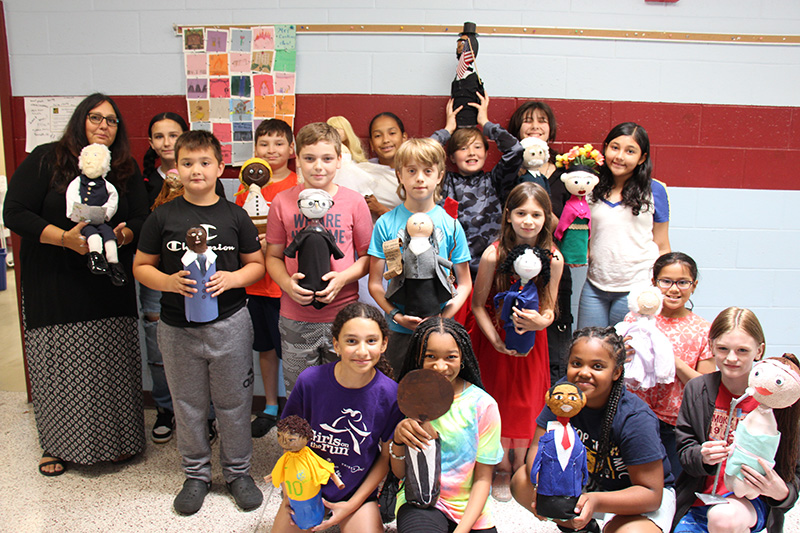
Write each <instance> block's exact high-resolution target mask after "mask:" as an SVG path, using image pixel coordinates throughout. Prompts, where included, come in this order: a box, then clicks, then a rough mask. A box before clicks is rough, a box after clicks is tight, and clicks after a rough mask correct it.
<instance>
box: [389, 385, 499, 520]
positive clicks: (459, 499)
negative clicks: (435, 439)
mask: <svg viewBox="0 0 800 533" xmlns="http://www.w3.org/2000/svg"><path fill="white" fill-rule="evenodd" d="M431 423H432V424H433V427H434V428H435V429H436V431H438V432H439V436H440V437H441V440H442V477H441V492H440V494H439V500H438V501H437V502H436V508H437V509H439V510H440V511H442V512H443V513H444V514H445V516H447V518H449V519H450V520H452V521H453V522H455V523H459V522H461V518H462V516H464V511H465V510H466V508H467V502H468V501H469V493H470V491H471V490H472V479H473V471H474V469H475V463H476V462H478V463H482V464H486V465H496V464H498V463H499V462H500V461H501V460H502V459H503V447H502V446H501V445H500V412H499V411H498V410H497V402H495V401H494V398H492V397H491V396H489V395H488V394H487V393H486V392H485V391H484V390H483V389H481V388H480V387H476V386H475V385H470V386H468V387H467V388H466V389H465V390H464V391H463V392H462V393H461V394H459V395H458V396H457V397H456V398H455V400H453V405H451V406H450V410H449V411H447V413H445V414H444V415H443V416H441V417H440V418H438V419H436V420H434V421H433V422H431ZM405 501H406V498H405V492H404V491H403V490H401V491H400V492H399V493H398V494H397V508H398V509H399V508H400V506H401V505H403V504H404V503H405ZM493 526H494V521H493V519H492V514H491V512H490V511H489V502H488V498H487V501H486V503H485V504H484V506H483V511H482V512H481V515H480V517H478V520H477V521H476V522H475V524H474V525H473V526H472V529H488V528H491V527H493Z"/></svg>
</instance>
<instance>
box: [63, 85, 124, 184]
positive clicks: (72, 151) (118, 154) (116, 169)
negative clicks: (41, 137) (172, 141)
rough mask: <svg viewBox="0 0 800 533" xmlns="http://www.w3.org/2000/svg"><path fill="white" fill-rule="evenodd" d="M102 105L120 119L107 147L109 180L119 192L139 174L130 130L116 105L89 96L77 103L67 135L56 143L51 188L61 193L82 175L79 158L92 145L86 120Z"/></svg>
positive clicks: (98, 95)
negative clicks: (131, 178) (132, 151)
mask: <svg viewBox="0 0 800 533" xmlns="http://www.w3.org/2000/svg"><path fill="white" fill-rule="evenodd" d="M103 102H108V103H109V104H110V105H111V107H112V108H113V109H114V114H115V115H116V116H117V119H118V120H119V122H118V123H117V133H116V136H115V137H114V142H113V143H111V146H109V147H108V149H109V150H111V172H109V173H108V176H106V179H107V180H108V181H109V182H111V183H112V184H113V185H114V186H115V187H116V188H117V189H118V190H119V192H120V193H124V192H125V191H126V190H127V182H128V179H129V178H130V177H132V176H133V175H134V174H136V172H137V169H136V162H135V161H134V160H133V157H132V156H131V146H130V142H129V141H128V131H127V129H126V128H125V121H124V120H122V115H121V113H120V111H119V107H117V103H116V102H114V100H112V99H111V97H109V96H106V95H105V94H102V93H94V94H90V95H89V96H87V97H86V98H84V99H83V101H81V103H80V104H78V107H76V108H75V111H74V112H73V113H72V116H71V117H70V119H69V122H67V127H66V128H65V129H64V134H63V135H62V136H61V139H60V140H59V141H58V142H57V143H56V148H55V156H54V161H53V162H52V164H53V177H52V179H51V180H50V186H51V187H52V188H53V189H55V190H56V191H58V192H63V191H66V190H67V185H68V184H69V182H71V181H72V180H73V179H75V176H78V175H80V173H81V172H80V170H79V169H78V155H79V154H80V153H81V150H82V149H83V148H84V147H85V146H86V145H88V144H89V138H88V137H86V117H88V116H89V112H90V111H91V110H92V109H94V108H96V107H97V106H99V105H101V104H102V103H103Z"/></svg>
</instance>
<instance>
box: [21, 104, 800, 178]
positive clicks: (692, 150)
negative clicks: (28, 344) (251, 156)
mask: <svg viewBox="0 0 800 533" xmlns="http://www.w3.org/2000/svg"><path fill="white" fill-rule="evenodd" d="M114 98H115V100H116V101H117V103H118V104H119V106H120V108H121V110H122V114H123V117H124V119H125V121H126V126H127V128H128V135H129V136H130V137H131V144H132V148H133V153H134V154H135V155H136V157H137V159H138V160H139V161H141V158H142V156H143V155H144V152H145V151H146V149H147V147H148V143H147V125H148V123H149V122H150V119H151V118H152V117H153V115H155V114H156V113H159V112H162V111H167V110H172V111H176V112H178V113H180V114H182V115H184V116H185V114H186V101H185V99H184V97H183V96H182V95H170V96H115V97H114ZM527 100H528V99H527V98H493V99H492V102H491V107H490V110H489V111H490V112H489V117H490V119H491V120H492V121H493V122H498V123H500V124H501V125H503V126H505V125H507V124H508V118H509V117H510V116H511V114H512V113H513V112H514V110H515V109H516V108H517V106H518V105H520V104H522V103H523V102H525V101H527ZM547 102H548V103H549V104H550V105H551V106H552V108H553V110H554V112H555V114H556V118H557V120H558V139H557V142H556V143H554V147H555V148H556V149H557V150H560V151H566V150H569V148H570V147H572V146H573V145H575V144H584V143H587V142H590V143H592V144H594V145H595V146H599V145H601V144H602V141H603V139H604V138H605V135H606V134H607V133H608V131H609V130H610V129H611V128H612V127H613V126H614V125H615V124H618V123H620V122H625V121H629V120H630V121H634V122H638V123H639V124H642V126H644V127H645V128H646V129H647V131H648V133H649V134H650V142H651V145H652V157H653V163H654V168H655V177H657V178H658V179H660V180H662V181H664V182H665V183H667V185H669V186H673V187H674V186H678V187H721V188H744V189H775V190H800V173H798V171H797V165H796V164H790V162H796V161H800V108H797V107H770V106H744V105H743V106H736V105H716V104H714V105H712V104H676V103H663V102H611V101H601V100H559V99H552V100H547ZM446 103H447V98H446V97H443V96H407V95H354V94H301V95H298V96H297V111H298V114H297V118H296V122H295V124H296V125H303V124H307V123H309V122H315V121H324V120H326V119H327V118H328V117H330V116H332V115H343V116H345V117H347V118H348V119H349V120H350V122H351V123H352V124H353V128H354V129H355V131H356V133H357V134H358V135H359V136H360V137H361V138H362V140H363V141H364V142H365V145H366V140H367V134H368V132H367V128H368V126H369V121H370V120H371V119H372V117H373V116H374V115H376V114H378V113H380V112H382V111H392V112H393V113H395V114H397V115H398V116H399V117H400V118H401V119H402V120H403V122H404V123H405V127H406V131H407V132H408V134H409V136H411V137H420V136H426V135H430V134H431V133H432V132H433V131H435V130H436V129H438V128H440V127H442V125H443V124H444V118H445V117H444V106H445V104H446ZM12 120H13V129H14V153H15V156H16V161H17V162H20V161H22V159H23V158H24V156H25V153H24V148H25V120H24V99H23V98H22V97H15V98H14V99H13V113H12ZM296 129H297V128H296ZM497 159H498V153H497V151H496V150H491V153H490V157H489V161H488V162H487V165H493V164H494V163H495V162H496V161H497ZM11 171H12V169H9V172H11ZM236 176H237V172H236V171H235V170H233V169H228V170H226V173H225V175H224V177H229V178H235V177H236Z"/></svg>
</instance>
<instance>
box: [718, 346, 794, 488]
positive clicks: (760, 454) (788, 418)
mask: <svg viewBox="0 0 800 533" xmlns="http://www.w3.org/2000/svg"><path fill="white" fill-rule="evenodd" d="M747 384H748V387H747V391H748V393H750V394H752V396H753V397H754V398H755V399H756V400H758V407H756V408H755V409H754V410H753V411H751V412H750V413H748V415H747V416H746V417H745V418H744V420H742V421H741V422H740V423H739V425H738V426H737V427H736V432H735V433H734V435H735V436H734V440H733V446H732V448H731V450H730V453H729V455H728V461H727V463H726V465H725V486H726V487H727V488H728V490H731V491H733V493H734V494H735V495H736V497H737V498H747V499H748V500H752V499H755V498H757V497H759V496H761V495H762V494H763V489H762V486H764V485H765V484H766V481H765V476H766V475H767V474H766V471H767V469H766V468H765V465H769V467H770V469H771V468H775V470H776V471H780V470H781V469H786V470H787V471H788V472H789V473H791V472H793V471H794V465H795V464H797V452H796V451H795V452H794V461H787V460H786V459H787V457H784V456H782V455H781V448H784V450H783V452H784V454H785V453H786V450H787V448H788V449H789V450H796V448H797V446H796V444H797V440H798V437H797V430H798V417H797V410H796V409H793V406H794V405H795V404H797V401H798V400H800V366H798V362H797V358H796V357H795V356H794V354H784V355H783V356H782V357H770V358H769V359H764V360H763V361H761V362H759V363H756V364H755V365H753V369H752V370H751V371H750V377H749V378H748V381H747ZM773 410H774V411H773ZM781 415H783V416H781ZM776 455H777V458H778V461H780V463H776ZM781 459H783V461H781ZM786 463H792V464H790V465H788V466H787V465H786ZM789 467H791V468H789ZM754 472H757V473H758V474H759V476H755V475H754ZM779 473H780V472H779ZM773 475H774V474H773ZM781 477H783V476H781ZM789 479H793V477H789ZM787 492H788V491H787ZM784 497H785V495H784ZM778 499H780V498H778Z"/></svg>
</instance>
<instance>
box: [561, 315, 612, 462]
mask: <svg viewBox="0 0 800 533" xmlns="http://www.w3.org/2000/svg"><path fill="white" fill-rule="evenodd" d="M582 339H585V340H588V339H597V340H599V341H600V342H602V343H603V344H604V345H605V346H606V348H607V349H608V353H609V355H610V356H611V359H612V360H613V361H614V369H617V368H619V369H620V370H621V372H620V375H619V377H618V378H617V380H616V381H614V383H613V384H612V385H611V392H610V393H609V395H608V400H607V401H606V406H605V410H604V412H603V425H602V427H601V429H600V449H599V450H598V453H597V459H596V460H595V463H594V472H592V473H593V474H597V475H603V474H604V473H606V472H607V471H608V466H607V464H606V462H607V460H608V454H609V452H610V451H611V446H612V442H611V429H612V426H613V424H614V417H615V416H616V414H617V407H618V406H619V400H620V398H622V392H623V390H624V389H625V379H624V378H625V367H624V365H625V358H626V354H625V341H623V340H622V337H620V336H619V335H617V331H616V330H615V329H614V327H613V326H609V327H606V328H599V327H589V328H583V329H579V330H577V331H576V332H575V333H574V334H573V335H572V343H571V344H570V346H569V349H570V352H572V348H573V346H575V344H576V343H577V342H578V341H579V340H582Z"/></svg>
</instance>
